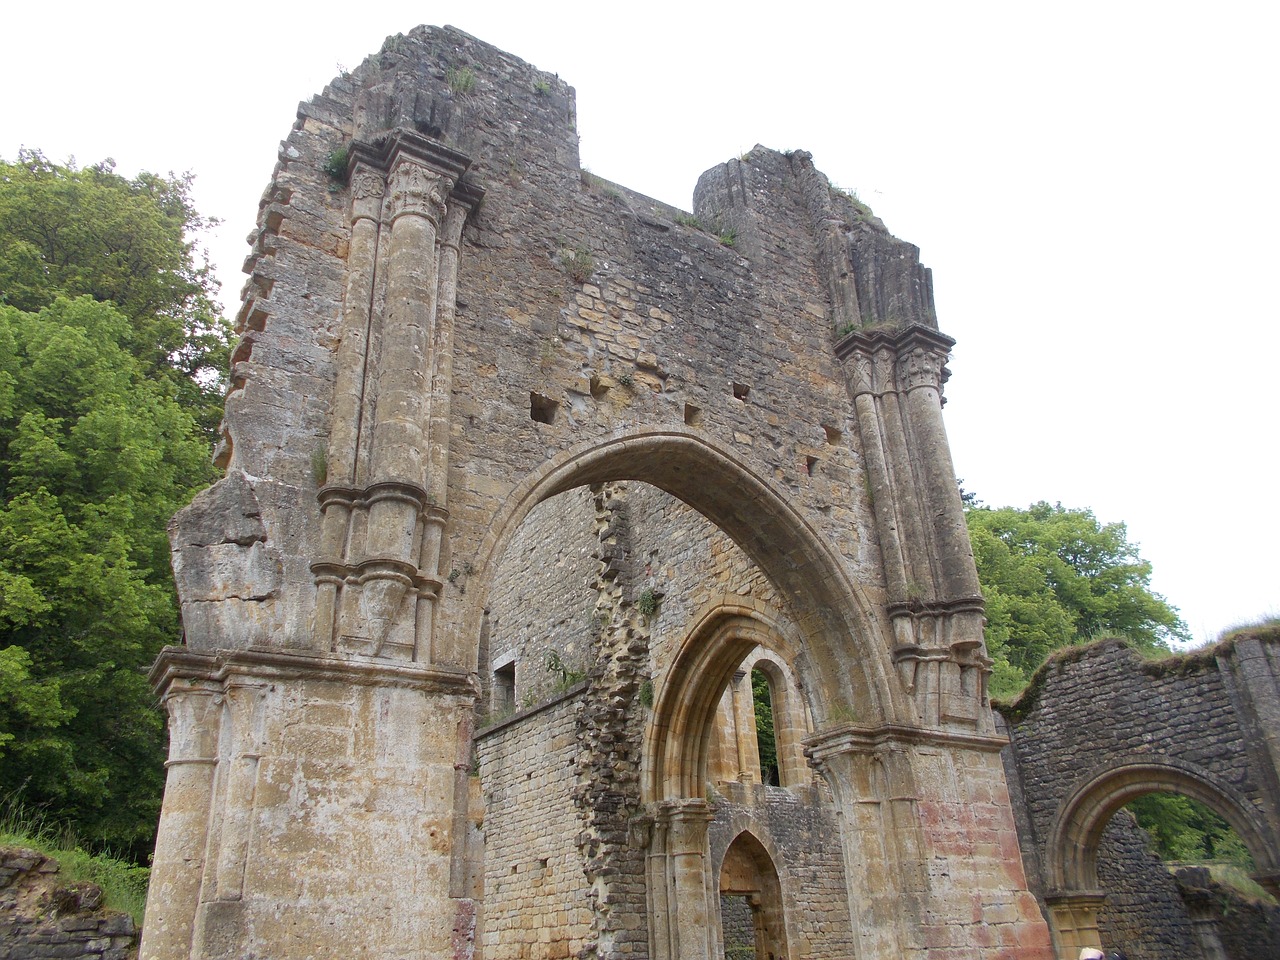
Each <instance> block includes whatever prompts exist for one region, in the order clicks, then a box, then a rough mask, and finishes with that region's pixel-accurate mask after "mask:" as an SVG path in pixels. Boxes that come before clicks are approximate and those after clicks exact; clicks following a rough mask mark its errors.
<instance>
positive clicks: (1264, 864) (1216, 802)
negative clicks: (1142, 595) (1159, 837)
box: [1000, 636, 1280, 958]
mask: <svg viewBox="0 0 1280 960" xmlns="http://www.w3.org/2000/svg"><path fill="white" fill-rule="evenodd" d="M1275 664H1276V638H1275V637H1271V638H1270V639H1267V638H1266V637H1255V636H1243V637H1240V638H1238V639H1237V640H1233V641H1229V642H1224V643H1223V644H1220V645H1218V646H1217V647H1214V648H1210V649H1208V650H1206V651H1198V652H1195V653H1192V654H1187V655H1184V656H1172V657H1168V658H1166V659H1163V660H1156V661H1151V660H1145V659H1143V658H1142V657H1141V656H1140V655H1139V654H1138V653H1137V652H1136V651H1134V650H1132V649H1130V648H1129V647H1128V646H1127V644H1126V643H1125V642H1123V641H1120V640H1107V641H1102V642H1100V643H1096V644H1093V645H1091V646H1088V647H1081V648H1074V649H1071V650H1068V651H1064V652H1061V653H1059V654H1058V655H1056V656H1055V657H1054V658H1052V659H1051V660H1050V661H1049V662H1048V663H1047V664H1046V665H1045V666H1044V667H1042V668H1041V669H1040V671H1039V672H1038V673H1037V674H1036V677H1035V678H1034V679H1033V681H1032V683H1031V685H1030V686H1029V687H1028V689H1027V690H1026V691H1025V692H1024V693H1023V695H1022V696H1021V697H1020V698H1019V699H1018V700H1017V701H1016V702H1015V703H1013V704H1011V705H1005V706H1002V707H1001V708H1000V709H1001V712H1002V713H1003V714H1004V716H1005V718H1006V720H1007V721H1008V723H1009V728H1010V737H1011V742H1010V746H1009V747H1008V748H1007V749H1006V766H1007V768H1008V769H1009V771H1010V774H1011V776H1010V779H1011V781H1013V785H1014V790H1015V795H1016V796H1017V797H1018V800H1019V804H1018V806H1019V807H1020V810H1019V818H1018V826H1019V841H1020V844H1021V846H1022V849H1023V860H1024V862H1025V863H1026V865H1027V867H1028V870H1029V871H1032V872H1033V876H1032V880H1031V887H1032V889H1033V890H1035V891H1036V892H1037V894H1038V895H1039V896H1040V897H1041V899H1042V902H1044V898H1046V897H1049V898H1052V897H1054V896H1056V895H1061V894H1064V893H1072V892H1073V891H1071V890H1070V889H1067V890H1063V889H1061V887H1060V883H1061V882H1062V881H1061V880H1059V879H1056V878H1055V877H1054V876H1052V875H1050V871H1051V870H1053V869H1054V864H1059V865H1061V864H1064V863H1068V862H1073V861H1072V858H1077V857H1078V856H1079V855H1080V851H1077V850H1075V849H1074V847H1073V844H1074V843H1079V842H1081V841H1080V840H1078V839H1072V834H1071V830H1070V822H1069V821H1073V820H1075V819H1078V818H1080V817H1081V816H1082V814H1081V813H1080V812H1079V811H1081V810H1082V809H1086V808H1089V805H1090V804H1093V803H1098V804H1102V805H1103V809H1109V808H1110V807H1112V806H1116V805H1119V804H1121V803H1123V802H1124V800H1125V798H1132V797H1135V796H1138V795H1141V793H1143V792H1152V791H1161V790H1164V791H1168V792H1174V793H1187V794H1188V795H1190V796H1193V797H1194V798H1195V799H1197V800H1200V801H1201V802H1204V803H1206V804H1207V805H1209V806H1210V807H1212V808H1214V809H1215V810H1216V812H1218V813H1219V814H1221V815H1222V816H1224V817H1226V818H1227V819H1228V820H1230V821H1232V822H1233V824H1234V825H1235V826H1236V827H1237V829H1238V831H1239V832H1240V833H1241V836H1242V839H1244V840H1245V842H1246V844H1248V845H1250V847H1251V849H1250V852H1251V853H1252V855H1253V856H1254V857H1255V859H1256V860H1257V862H1258V869H1259V871H1260V872H1261V875H1262V876H1263V877H1264V879H1265V878H1266V877H1267V876H1268V875H1269V874H1270V871H1271V869H1272V868H1271V867H1270V866H1269V864H1271V863H1274V862H1275V857H1276V837H1277V834H1280V817H1278V816H1277V799H1278V796H1280V795H1278V793H1277V788H1276V777H1277V764H1276V760H1275V758H1274V755H1273V754H1272V753H1271V752H1270V750H1269V746H1268V745H1269V743H1270V742H1271V741H1273V740H1274V737H1275V733H1274V719H1273V716H1274V711H1275V709H1276V705H1275V704H1274V703H1272V702H1271V701H1272V700H1273V699H1274V694H1275V691H1276V689H1277V687H1276V683H1275V677H1276V676H1277V671H1276V669H1275ZM1109 797H1114V798H1115V799H1114V800H1109V799H1108V798H1109ZM1068 804H1074V806H1072V807H1069V806H1068ZM1064 824H1065V826H1064ZM1055 828H1056V829H1058V830H1059V831H1061V832H1060V833H1058V834H1056V835H1055V833H1054V830H1055ZM1055 836H1057V837H1058V840H1056V841H1055ZM1062 837H1067V838H1068V843H1067V846H1066V847H1065V848H1062V849H1058V848H1055V847H1054V846H1053V844H1054V843H1055V842H1059V843H1061V842H1062V840H1061V838H1062ZM1144 839H1145V834H1144V833H1143V832H1142V831H1141V830H1140V829H1139V828H1137V826H1136V824H1134V823H1133V821H1132V819H1131V818H1129V817H1128V815H1127V814H1118V815H1116V816H1115V817H1114V818H1113V819H1112V820H1111V822H1110V824H1109V825H1108V826H1107V829H1106V832H1105V833H1104V834H1103V835H1102V837H1101V839H1100V841H1098V844H1097V877H1098V883H1099V884H1100V886H1101V887H1102V888H1103V890H1104V891H1105V893H1106V900H1105V902H1104V903H1103V905H1102V906H1101V907H1100V908H1099V909H1098V912H1097V923H1098V928H1099V930H1100V931H1101V933H1102V941H1103V943H1104V945H1106V946H1108V947H1109V948H1110V947H1114V948H1120V949H1123V950H1125V951H1126V953H1128V955H1129V956H1131V957H1135V958H1137V957H1152V958H1154V957H1160V956H1172V955H1175V954H1177V953H1178V952H1180V951H1190V953H1189V954H1188V955H1191V956H1196V955H1198V951H1199V948H1198V947H1197V946H1195V940H1194V937H1193V932H1192V931H1193V926H1192V922H1191V918H1190V917H1189V915H1188V912H1187V908H1186V905H1185V904H1184V903H1183V901H1182V899H1181V898H1180V897H1179V895H1178V891H1177V887H1176V885H1175V884H1174V882H1173V879H1172V878H1171V877H1170V875H1169V874H1168V871H1167V870H1165V868H1164V867H1163V865H1162V864H1160V862H1159V861H1158V860H1157V859H1156V858H1154V857H1153V856H1152V855H1151V854H1149V853H1148V852H1147V850H1146V846H1145V843H1144ZM1268 882H1273V881H1268Z"/></svg>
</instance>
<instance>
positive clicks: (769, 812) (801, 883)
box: [710, 783, 857, 960]
mask: <svg viewBox="0 0 1280 960" xmlns="http://www.w3.org/2000/svg"><path fill="white" fill-rule="evenodd" d="M715 808H716V818H715V822H714V823H713V824H712V825H711V829H710V839H711V855H712V858H713V859H715V860H717V861H719V860H721V859H722V858H723V857H724V854H725V850H726V849H727V848H728V846H729V844H730V843H732V842H733V839H734V838H735V837H736V836H737V835H738V833H739V832H741V831H742V830H750V831H751V832H752V833H753V834H754V835H755V836H756V837H757V838H758V839H760V840H761V841H762V842H763V843H765V845H766V846H767V847H769V848H770V849H772V850H773V851H775V853H776V855H777V856H776V858H775V864H774V866H775V868H776V869H777V870H778V872H779V880H780V882H781V884H782V896H783V900H784V903H785V905H786V906H788V907H790V908H791V909H790V910H789V913H788V920H789V923H788V928H787V933H788V936H789V937H790V938H791V940H792V942H791V943H790V944H789V948H790V949H791V950H792V951H794V953H793V956H799V957H805V958H812V960H820V958H821V960H837V958H845V957H852V956H855V955H856V954H857V950H856V947H855V937H854V934H853V928H852V926H851V923H850V920H849V899H848V896H847V895H846V894H845V890H846V889H847V885H846V883H845V875H844V858H843V856H842V855H841V852H840V849H839V847H838V845H837V844H834V843H832V842H831V838H833V837H835V836H837V835H838V833H839V824H838V823H837V822H836V817H835V810H834V809H833V807H832V804H831V796H830V793H829V792H828V791H826V790H825V789H822V788H820V787H816V786H815V787H804V788H799V789H794V790H786V789H783V788H781V787H769V786H765V785H763V784H759V783H756V784H737V783H729V784H721V785H720V790H719V792H718V795H717V796H716V797H715ZM777 861H780V862H777ZM800 904H803V909H795V907H796V906H799V905H800ZM728 936H729V931H728V930H726V931H725V937H726V939H725V944H726V945H727V944H728V942H729V940H728ZM748 942H754V940H753V939H752V940H749V941H748ZM726 956H727V951H726Z"/></svg>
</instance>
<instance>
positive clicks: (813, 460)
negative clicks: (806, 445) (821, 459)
mask: <svg viewBox="0 0 1280 960" xmlns="http://www.w3.org/2000/svg"><path fill="white" fill-rule="evenodd" d="M817 463H818V458H817V457H805V458H804V472H805V473H807V474H808V475H809V476H811V477H812V476H813V468H814V467H815V466H816V465H817Z"/></svg>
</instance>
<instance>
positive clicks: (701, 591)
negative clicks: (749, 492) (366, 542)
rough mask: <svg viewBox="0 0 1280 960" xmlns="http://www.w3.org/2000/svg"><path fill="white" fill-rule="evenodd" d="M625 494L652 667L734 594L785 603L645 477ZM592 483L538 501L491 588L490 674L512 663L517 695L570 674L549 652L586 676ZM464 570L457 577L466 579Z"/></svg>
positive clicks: (540, 693)
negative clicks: (647, 609) (647, 610)
mask: <svg viewBox="0 0 1280 960" xmlns="http://www.w3.org/2000/svg"><path fill="white" fill-rule="evenodd" d="M622 489H623V490H624V491H625V492H623V493H621V494H620V499H621V501H622V502H623V503H624V504H625V509H626V512H627V516H628V525H627V528H626V530H627V534H626V537H625V542H622V543H620V544H618V546H619V548H620V549H621V550H622V551H623V552H624V554H625V557H626V561H627V573H626V576H625V581H626V583H625V587H626V591H627V594H628V597H629V599H630V602H631V603H632V604H637V603H640V602H641V597H642V596H644V595H645V594H646V593H647V594H648V597H647V599H646V601H645V602H646V604H647V603H652V604H654V607H653V613H652V614H651V615H650V624H649V626H650V631H651V633H652V635H653V638H654V639H653V642H652V644H651V655H652V656H651V664H650V672H651V674H652V675H654V676H658V675H660V674H661V673H662V672H664V671H665V670H666V669H667V668H668V667H669V666H670V664H671V661H672V659H673V658H674V657H675V655H676V653H677V652H678V650H679V646H680V644H681V642H682V641H683V640H684V639H685V636H686V634H687V631H688V628H689V624H690V623H691V622H693V618H694V617H695V615H697V614H699V613H701V612H703V611H704V610H706V609H707V608H709V607H710V606H711V605H712V604H713V603H716V602H723V601H724V599H725V598H726V597H728V598H734V597H738V598H744V597H751V598H755V599H758V600H760V601H761V602H762V603H765V604H768V605H769V606H771V607H773V608H774V609H776V610H778V616H779V617H781V616H782V614H781V609H780V607H781V605H780V604H779V603H778V598H777V594H776V591H775V590H774V589H773V587H772V586H771V585H770V584H769V582H768V580H767V578H765V576H764V574H763V573H762V572H761V571H760V569H759V567H757V566H756V565H755V564H754V563H753V562H752V561H751V559H750V558H749V557H748V556H747V555H746V554H745V553H744V552H743V551H742V549H741V548H740V547H738V546H737V545H736V544H734V542H733V541H732V540H730V539H729V537H727V536H726V535H725V534H724V533H723V532H722V531H720V530H719V529H717V528H716V527H715V526H714V525H713V524H711V523H709V522H708V521H707V520H706V518H704V517H703V516H702V515H701V514H699V513H698V512H697V511H696V510H694V509H692V508H691V507H689V506H686V505H685V504H683V503H681V502H680V501H679V500H677V499H676V498H675V497H673V496H671V495H670V494H667V493H664V492H663V491H661V490H659V489H657V488H656V487H652V486H649V485H648V484H643V483H628V484H626V485H625V487H623V488H622ZM594 516H595V513H594V507H593V505H592V502H591V494H590V492H589V491H588V490H587V489H586V488H580V489H578V490H571V491H569V492H567V493H563V494H561V495H559V496H557V497H553V498H551V499H550V500H547V501H544V502H543V503H541V504H539V505H538V506H537V507H536V508H534V510H532V511H531V512H530V513H529V515H528V516H527V517H526V518H525V520H524V522H523V523H522V524H521V525H520V529H519V530H518V531H517V533H516V535H515V536H514V537H513V538H512V540H511V543H510V545H509V546H508V548H507V551H506V553H505V555H504V556H503V559H502V563H501V565H500V567H499V569H498V573H497V576H496V577H495V578H494V586H493V588H492V590H491V591H490V620H489V622H490V631H489V667H488V670H489V675H488V676H487V677H486V680H488V681H490V682H491V681H492V672H493V670H494V669H495V668H497V667H499V666H502V665H506V664H510V663H514V664H516V667H515V671H514V672H515V677H516V691H515V703H516V704H517V705H518V706H532V705H533V704H534V703H536V702H538V701H539V700H541V699H544V698H545V697H546V696H547V695H549V693H550V692H552V691H553V690H554V689H555V687H556V685H557V684H558V683H561V682H562V681H563V679H564V678H563V674H558V673H557V671H556V670H555V669H553V668H552V666H550V665H549V664H550V662H551V661H550V660H549V655H550V654H554V655H555V656H556V657H558V658H559V664H560V665H561V666H562V667H563V668H564V669H567V670H569V671H571V672H575V673H579V674H585V672H586V670H587V668H588V666H589V659H590V657H591V645H592V644H593V643H594V642H595V641H596V640H597V639H598V637H599V634H600V630H601V621H600V618H599V614H600V611H599V610H598V609H597V602H598V600H599V591H598V590H596V589H595V588H594V586H593V584H594V582H595V576H596V574H597V572H598V569H599V562H600V561H599V557H600V552H601V547H600V540H599V537H598V535H597V534H596V533H595V532H594V530H593V524H594ZM465 576H466V573H465V570H462V571H460V575H459V578H458V579H461V578H462V577H465Z"/></svg>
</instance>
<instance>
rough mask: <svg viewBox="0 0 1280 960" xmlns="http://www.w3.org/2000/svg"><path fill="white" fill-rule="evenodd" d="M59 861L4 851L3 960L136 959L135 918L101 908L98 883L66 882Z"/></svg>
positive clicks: (0, 852)
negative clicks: (51, 959)
mask: <svg viewBox="0 0 1280 960" xmlns="http://www.w3.org/2000/svg"><path fill="white" fill-rule="evenodd" d="M59 869H60V868H59V865H58V862H57V861H56V860H52V859H50V858H48V857H45V856H44V855H43V854H40V853H37V852H36V851H34V850H28V849H25V848H22V847H0V958H3V960H46V958H70V960H124V958H125V957H127V956H134V955H136V954H135V950H136V947H137V939H138V930H137V927H136V926H135V924H134V922H133V918H132V917H131V916H129V915H128V914H126V913H116V912H114V911H109V910H107V909H105V908H104V907H103V905H102V888H101V887H99V886H98V885H97V884H96V883H83V882H76V883H72V882H68V881H66V880H65V879H64V878H63V877H62V875H61V874H60V873H59Z"/></svg>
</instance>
